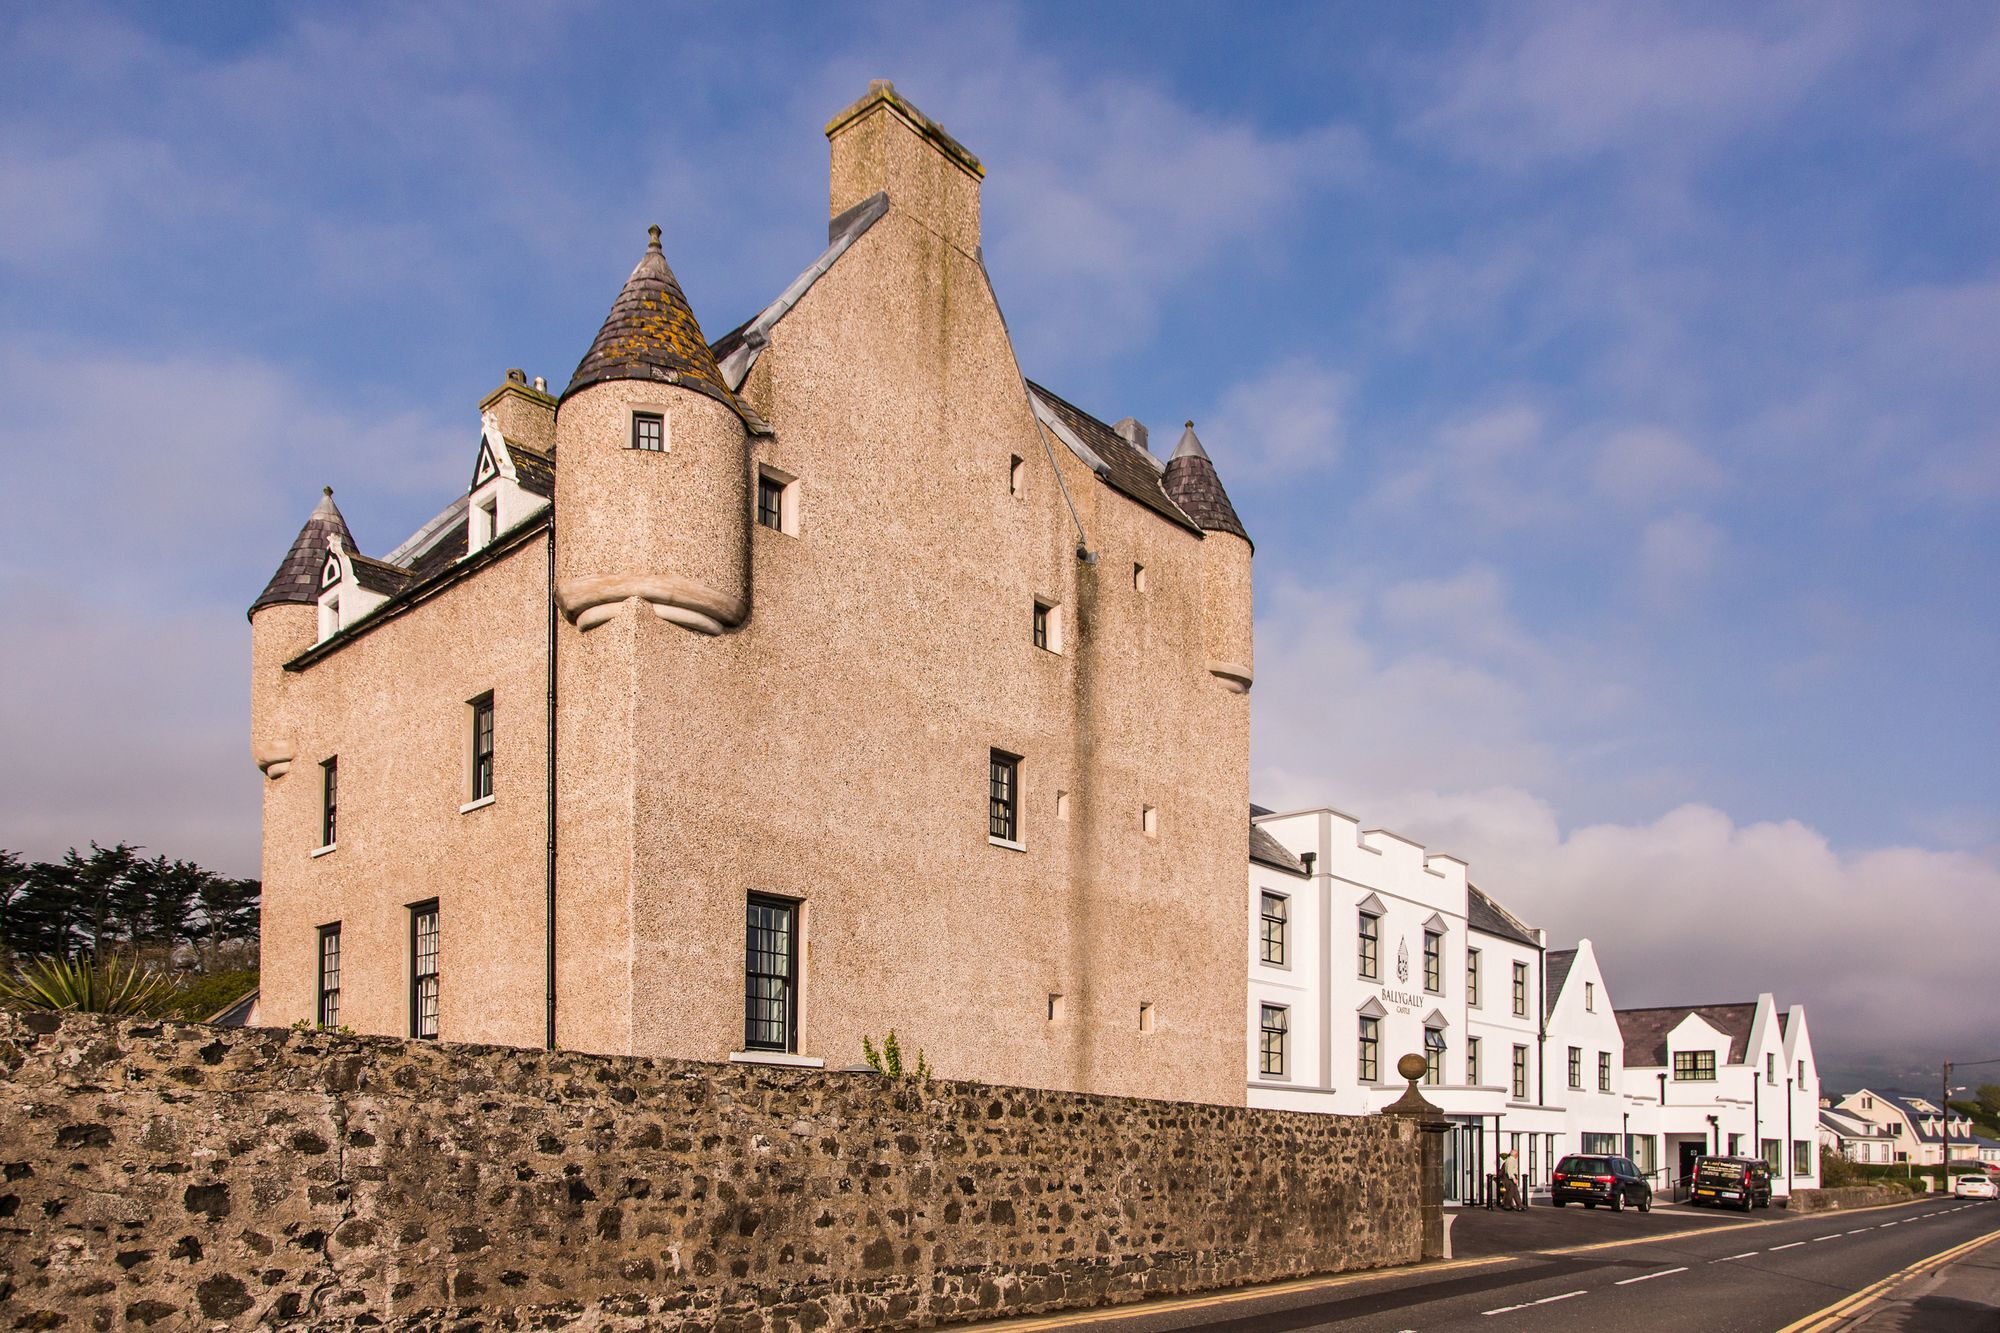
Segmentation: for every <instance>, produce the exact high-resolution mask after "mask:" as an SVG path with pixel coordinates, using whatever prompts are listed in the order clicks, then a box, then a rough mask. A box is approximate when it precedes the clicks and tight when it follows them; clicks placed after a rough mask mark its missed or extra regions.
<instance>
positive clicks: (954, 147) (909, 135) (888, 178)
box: [826, 79, 986, 255]
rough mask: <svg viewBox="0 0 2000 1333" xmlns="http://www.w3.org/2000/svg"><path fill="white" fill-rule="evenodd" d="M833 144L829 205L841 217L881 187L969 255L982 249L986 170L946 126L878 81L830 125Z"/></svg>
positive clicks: (895, 202) (897, 203) (828, 133)
mask: <svg viewBox="0 0 2000 1333" xmlns="http://www.w3.org/2000/svg"><path fill="white" fill-rule="evenodd" d="M826 137H827V140H828V141H829V142H830V143H831V144H832V146H833V169H832V174H831V181H830V191H829V196H830V197H829V202H830V204H831V205H832V209H831V211H832V216H835V217H838V216H839V215H840V214H842V213H844V212H846V211H847V210H848V209H850V208H852V207H854V206H855V205H856V204H858V203H860V202H862V201H863V200H864V199H867V198H868V197H869V196H871V195H873V194H876V193H878V192H882V191H887V192H888V195H889V201H890V203H891V205H892V206H893V207H895V208H897V209H899V210H901V211H902V212H904V213H906V214H908V215H909V216H910V217H911V218H913V219H915V220H916V221H917V222H919V223H921V224H922V225H923V226H925V227H927V228H929V229H930V230H931V231H933V232H936V233H937V234H938V235H939V236H940V237H942V238H943V239H944V240H945V241H946V242H947V243H948V244H950V245H952V246H953V247H955V248H956V249H958V250H961V251H963V252H964V253H966V254H968V255H970V254H973V253H975V252H976V251H977V250H978V248H979V182H980V181H981V180H982V179H983V178H984V177H985V175H986V168H984V167H982V166H980V165H979V159H978V158H976V157H974V156H973V155H972V154H971V153H970V152H968V151H967V150H966V148H965V146H964V145H963V144H961V143H959V142H958V140H956V139H954V138H952V137H951V136H950V135H949V134H946V133H945V132H944V127H943V126H941V125H939V124H938V123H937V122H936V121H933V120H932V119H931V118H930V117H928V116H926V115H925V114H924V113H923V112H921V111H919V110H917V109H916V107H914V106H912V105H910V103H909V102H908V101H907V100H905V99H904V97H903V96H902V94H900V93H898V92H897V91H896V88H895V85H894V84H891V83H890V82H888V81H887V80H886V79H877V80H875V82H873V83H871V84H869V85H868V92H867V94H866V95H865V96H863V97H862V99H861V100H860V101H858V102H856V103H855V104H854V105H853V106H851V107H849V108H847V110H845V111H843V112H841V113H840V114H839V115H837V116H835V117H834V118H833V119H832V120H830V121H828V122H827V126H826Z"/></svg>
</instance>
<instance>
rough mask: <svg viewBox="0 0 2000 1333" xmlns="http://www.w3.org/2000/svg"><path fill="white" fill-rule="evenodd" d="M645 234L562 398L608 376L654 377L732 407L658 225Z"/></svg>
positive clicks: (618, 377)
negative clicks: (635, 259)
mask: <svg viewBox="0 0 2000 1333" xmlns="http://www.w3.org/2000/svg"><path fill="white" fill-rule="evenodd" d="M646 234H647V237H648V239H647V241H646V253H645V254H643V255H641V256H640V257H639V263H638V266H637V267H635V268H634V269H633V270H632V276H631V277H629V278H627V279H626V280H625V289H624V290H623V291H621V292H619V293H618V299H617V300H616V301H613V302H612V303H611V313H610V314H608V315H606V316H605V317H604V327H603V328H601V329H599V330H598V331H597V339H596V341H594V342H592V343H591V344H590V350H589V351H588V352H586V353H584V357H583V361H582V362H581V363H580V364H579V365H578V366H577V368H576V374H574V375H572V376H570V381H569V387H568V388H567V389H565V390H563V397H564V398H568V397H569V396H570V395H571V394H573V393H575V392H576V391H577V390H579V389H582V388H585V387H587V386H589V385H592V384H601V383H603V382H604V381H606V380H657V381H660V382H662V383H666V384H681V385H684V386H686V387H687V388H690V389H697V390H699V391H701V392H702V393H707V394H711V395H713V396H715V397H717V398H720V399H721V400H722V401H723V402H725V403H729V404H730V405H731V406H734V405H735V404H734V401H733V395H731V394H730V392H729V390H728V389H727V388H726V387H724V385H723V383H722V375H721V373H720V372H718V371H717V370H716V368H715V356H714V354H713V353H711V352H710V351H709V349H708V339H707V338H705V337H703V336H702V332H701V324H700V323H699V322H698V321H697V320H696V319H695V317H694V311H693V310H692V309H690V308H689V307H688V302H687V296H686V295H685V294H684V293H683V292H682V291H681V284H680V280H679V279H677V278H675V277H674V271H673V270H672V269H671V268H668V267H667V256H666V253H665V252H664V251H662V250H661V249H660V229H659V228H658V227H649V228H647V233H646Z"/></svg>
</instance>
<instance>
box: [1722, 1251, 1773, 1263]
mask: <svg viewBox="0 0 2000 1333" xmlns="http://www.w3.org/2000/svg"><path fill="white" fill-rule="evenodd" d="M1761 1253H1762V1251H1761V1250H1745V1251H1743V1253H1741V1254H1731V1255H1726V1256H1724V1257H1723V1258H1720V1259H1710V1260H1709V1262H1710V1263H1712V1264H1726V1263H1732V1262H1734V1261H1735V1260H1737V1259H1748V1258H1750V1257H1751V1256H1752V1255H1755V1254H1761Z"/></svg>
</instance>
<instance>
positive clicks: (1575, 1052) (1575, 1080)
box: [1569, 1046, 1583, 1092]
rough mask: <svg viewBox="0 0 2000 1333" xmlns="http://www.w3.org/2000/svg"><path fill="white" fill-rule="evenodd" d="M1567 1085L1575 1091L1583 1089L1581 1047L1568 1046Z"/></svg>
mask: <svg viewBox="0 0 2000 1333" xmlns="http://www.w3.org/2000/svg"><path fill="white" fill-rule="evenodd" d="M1569 1085H1570V1087H1572V1088H1574V1089H1575V1090H1576V1091H1578V1092H1581V1091H1583V1047H1581V1046H1572V1047H1570V1048H1569Z"/></svg>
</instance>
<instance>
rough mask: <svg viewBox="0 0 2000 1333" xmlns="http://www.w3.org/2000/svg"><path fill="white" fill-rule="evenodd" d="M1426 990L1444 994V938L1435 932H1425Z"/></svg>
mask: <svg viewBox="0 0 2000 1333" xmlns="http://www.w3.org/2000/svg"><path fill="white" fill-rule="evenodd" d="M1424 989H1425V990H1427V991H1429V992H1430V993H1431V994H1433V995H1442V994H1444V936H1442V935H1440V934H1438V932H1436V931H1435V930H1427V931H1425V932H1424Z"/></svg>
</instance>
